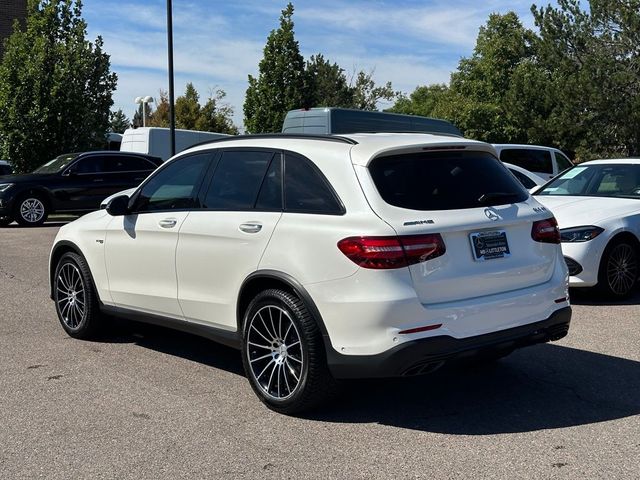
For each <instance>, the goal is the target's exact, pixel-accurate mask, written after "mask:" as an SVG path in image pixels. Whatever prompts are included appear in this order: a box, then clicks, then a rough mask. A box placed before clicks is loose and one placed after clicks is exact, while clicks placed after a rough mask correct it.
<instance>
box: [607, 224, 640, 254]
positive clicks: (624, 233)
mask: <svg viewBox="0 0 640 480" xmlns="http://www.w3.org/2000/svg"><path fill="white" fill-rule="evenodd" d="M623 240H627V241H628V242H629V243H631V245H633V246H634V247H635V248H636V250H637V251H638V254H639V255H640V239H638V237H637V236H636V235H635V234H634V233H633V232H630V231H629V230H620V231H618V232H616V233H615V234H614V235H613V236H612V237H611V238H610V239H609V241H608V242H607V245H606V246H605V250H606V249H607V248H609V246H610V245H613V244H614V243H615V242H620V241H623ZM603 256H604V252H603Z"/></svg>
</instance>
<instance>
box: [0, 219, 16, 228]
mask: <svg viewBox="0 0 640 480" xmlns="http://www.w3.org/2000/svg"><path fill="white" fill-rule="evenodd" d="M11 222H13V218H11V217H0V228H2V227H8V226H9V225H10V224H11Z"/></svg>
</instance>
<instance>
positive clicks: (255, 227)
mask: <svg viewBox="0 0 640 480" xmlns="http://www.w3.org/2000/svg"><path fill="white" fill-rule="evenodd" d="M238 228H239V229H240V230H241V231H243V232H244V233H258V232H259V231H260V230H262V224H261V223H257V222H249V223H243V224H241V225H240V226H239V227H238Z"/></svg>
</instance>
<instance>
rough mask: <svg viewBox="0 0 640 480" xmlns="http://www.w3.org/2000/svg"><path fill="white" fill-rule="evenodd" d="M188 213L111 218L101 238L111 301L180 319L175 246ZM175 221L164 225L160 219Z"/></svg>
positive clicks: (118, 304)
mask: <svg viewBox="0 0 640 480" xmlns="http://www.w3.org/2000/svg"><path fill="white" fill-rule="evenodd" d="M187 215H189V212H157V213H143V214H140V215H127V216H121V217H114V218H113V221H112V222H110V223H109V225H108V227H107V234H106V237H105V263H106V265H107V268H106V269H107V274H108V277H109V290H110V292H111V298H112V300H113V302H114V304H115V305H116V306H118V307H123V308H131V309H134V310H140V311H143V312H147V313H153V314H158V315H166V316H169V317H173V318H183V314H182V311H181V309H180V306H179V304H178V283H177V280H176V270H175V264H176V246H177V245H178V232H179V231H180V226H181V225H182V222H183V221H184V220H185V218H187ZM165 220H172V221H173V220H175V226H174V227H172V228H164V227H162V226H160V222H162V221H165Z"/></svg>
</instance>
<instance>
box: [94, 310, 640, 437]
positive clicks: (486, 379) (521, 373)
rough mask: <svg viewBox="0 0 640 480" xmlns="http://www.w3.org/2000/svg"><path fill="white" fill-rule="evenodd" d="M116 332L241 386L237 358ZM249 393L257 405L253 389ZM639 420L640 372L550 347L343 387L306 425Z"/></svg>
mask: <svg viewBox="0 0 640 480" xmlns="http://www.w3.org/2000/svg"><path fill="white" fill-rule="evenodd" d="M114 322H115V324H114V328H113V329H110V332H111V333H109V334H107V335H106V336H105V337H104V338H103V339H101V341H103V342H109V343H134V344H136V345H139V346H141V347H143V348H149V349H151V350H155V351H158V352H162V353H165V354H169V355H175V356H178V357H181V358H185V359H187V360H191V361H194V362H198V363H201V364H203V365H208V366H210V367H213V368H219V369H222V370H225V371H228V372H231V373H234V374H237V375H242V376H244V371H243V368H242V362H241V359H240V354H239V352H238V351H237V350H234V349H232V348H229V347H225V346H223V345H219V344H217V343H214V342H212V341H209V340H207V339H204V338H200V337H197V336H194V335H190V334H187V333H182V332H178V331H174V330H169V329H166V328H162V327H157V326H153V325H146V324H141V323H137V322H130V321H127V320H117V319H114ZM246 391H247V395H253V393H252V392H251V389H250V388H249V385H248V384H247V390H246ZM256 403H258V402H257V400H256ZM638 414H640V362H637V361H634V360H629V359H625V358H619V357H614V356H610V355H603V354H599V353H594V352H589V351H585V350H579V349H575V348H570V347H565V346H561V345H557V344H543V345H537V346H533V347H528V348H525V349H522V350H517V351H516V352H514V353H513V354H511V355H510V356H509V357H507V358H505V359H503V360H500V361H497V362H495V363H493V364H485V365H472V366H470V365H467V366H457V367H451V368H446V369H441V370H439V371H437V372H436V373H433V374H431V375H425V376H420V377H411V378H395V379H376V380H358V381H349V382H345V384H344V388H343V392H342V394H341V395H340V396H339V398H338V399H337V400H336V401H335V402H333V403H332V404H330V405H327V406H326V407H324V408H322V409H321V410H318V411H315V412H311V413H309V414H306V415H304V418H307V419H309V420H315V421H324V422H335V423H379V424H383V425H389V426H395V427H399V428H408V429H413V430H422V431H429V432H437V433H447V434H453V435H493V434H497V433H514V432H528V431H534V430H542V429H550V428H564V427H571V426H577V425H585V424H590V423H597V422H603V421H607V420H614V419H618V418H624V417H629V416H633V415H638Z"/></svg>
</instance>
